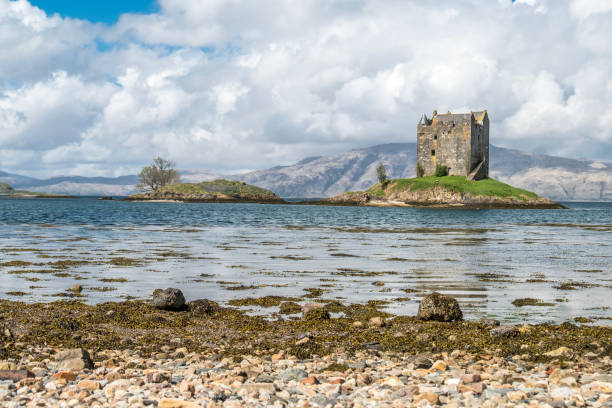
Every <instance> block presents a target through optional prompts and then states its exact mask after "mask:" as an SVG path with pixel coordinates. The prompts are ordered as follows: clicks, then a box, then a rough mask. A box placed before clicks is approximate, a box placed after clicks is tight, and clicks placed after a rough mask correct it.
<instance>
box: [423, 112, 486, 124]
mask: <svg viewBox="0 0 612 408" xmlns="http://www.w3.org/2000/svg"><path fill="white" fill-rule="evenodd" d="M486 114H487V111H486V110H485V111H477V112H469V113H450V112H448V113H443V114H441V115H440V114H438V115H436V116H435V119H437V120H438V122H440V123H462V122H469V121H470V118H471V116H472V115H474V119H475V120H476V122H482V121H483V120H484V118H485V115H486Z"/></svg>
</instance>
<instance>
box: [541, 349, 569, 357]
mask: <svg viewBox="0 0 612 408" xmlns="http://www.w3.org/2000/svg"><path fill="white" fill-rule="evenodd" d="M571 354H572V349H570V348H567V347H559V348H558V349H556V350H553V351H549V352H548V353H544V355H546V356H548V357H569V356H570V355H571Z"/></svg>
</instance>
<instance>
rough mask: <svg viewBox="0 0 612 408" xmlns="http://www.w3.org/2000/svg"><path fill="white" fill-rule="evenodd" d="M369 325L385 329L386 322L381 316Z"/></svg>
mask: <svg viewBox="0 0 612 408" xmlns="http://www.w3.org/2000/svg"><path fill="white" fill-rule="evenodd" d="M368 324H369V325H370V327H385V321H384V320H383V319H382V317H380V316H376V317H372V318H371V319H370V321H369V322H368Z"/></svg>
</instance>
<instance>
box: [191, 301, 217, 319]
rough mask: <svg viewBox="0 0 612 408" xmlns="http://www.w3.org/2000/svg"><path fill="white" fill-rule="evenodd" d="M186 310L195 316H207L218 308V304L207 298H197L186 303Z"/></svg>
mask: <svg viewBox="0 0 612 408" xmlns="http://www.w3.org/2000/svg"><path fill="white" fill-rule="evenodd" d="M187 310H189V311H190V312H191V313H193V314H194V315H196V316H209V315H211V314H214V313H215V312H217V311H218V310H219V304H218V303H216V302H213V301H211V300H208V299H197V300H194V301H192V302H189V303H187Z"/></svg>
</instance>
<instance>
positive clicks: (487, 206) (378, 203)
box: [118, 198, 568, 210]
mask: <svg viewBox="0 0 612 408" xmlns="http://www.w3.org/2000/svg"><path fill="white" fill-rule="evenodd" d="M118 201H130V202H136V203H142V202H152V203H211V204H224V203H226V204H271V205H273V204H276V205H312V206H330V207H380V208H436V209H465V210H491V209H499V210H501V209H506V210H518V209H527V210H529V209H533V210H558V209H567V208H568V207H566V206H564V205H563V204H559V203H554V204H510V203H509V204H499V203H482V204H472V203H428V202H404V201H398V200H371V201H368V202H356V201H341V200H340V201H327V200H313V201H258V200H239V199H235V200H219V199H215V200H193V199H191V200H190V199H184V200H182V199H150V200H148V199H141V198H139V199H130V198H125V199H121V200H118Z"/></svg>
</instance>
